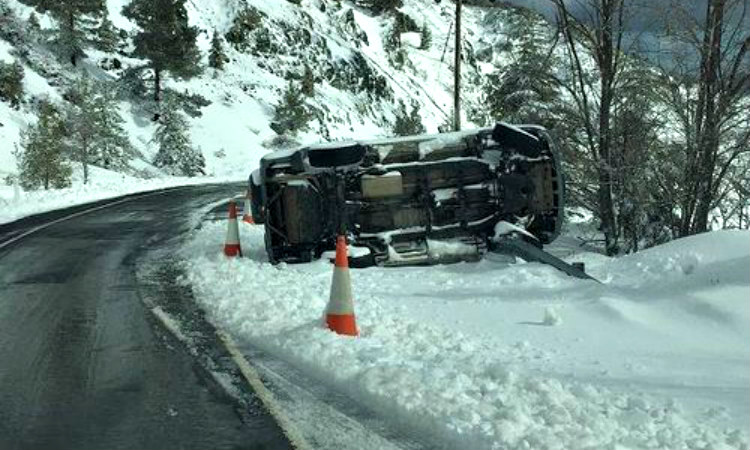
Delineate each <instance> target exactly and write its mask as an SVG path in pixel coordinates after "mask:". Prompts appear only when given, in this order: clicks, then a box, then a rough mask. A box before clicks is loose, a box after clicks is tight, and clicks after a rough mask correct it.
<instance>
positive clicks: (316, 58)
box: [0, 0, 515, 201]
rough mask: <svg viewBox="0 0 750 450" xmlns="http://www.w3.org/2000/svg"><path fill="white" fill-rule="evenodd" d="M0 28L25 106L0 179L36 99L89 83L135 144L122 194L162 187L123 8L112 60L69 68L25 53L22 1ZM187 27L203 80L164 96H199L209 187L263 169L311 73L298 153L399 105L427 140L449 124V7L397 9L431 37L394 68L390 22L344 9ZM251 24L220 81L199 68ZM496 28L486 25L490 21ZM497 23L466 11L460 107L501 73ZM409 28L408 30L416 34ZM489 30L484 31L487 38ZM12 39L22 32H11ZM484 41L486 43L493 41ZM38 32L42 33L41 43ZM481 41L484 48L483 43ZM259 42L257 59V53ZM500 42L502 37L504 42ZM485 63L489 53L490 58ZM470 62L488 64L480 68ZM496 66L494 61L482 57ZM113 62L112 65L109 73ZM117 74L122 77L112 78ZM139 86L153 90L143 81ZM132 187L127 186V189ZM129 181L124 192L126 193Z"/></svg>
mask: <svg viewBox="0 0 750 450" xmlns="http://www.w3.org/2000/svg"><path fill="white" fill-rule="evenodd" d="M4 3H5V4H4V6H3V9H4V10H5V12H4V14H3V17H4V19H3V20H4V21H5V23H6V24H11V25H12V27H7V28H6V31H5V32H4V33H2V39H0V60H2V61H4V62H6V63H10V62H13V61H19V62H20V63H21V64H23V68H24V72H25V78H24V89H25V96H24V100H23V102H22V104H21V106H20V108H19V109H13V108H12V107H10V105H9V104H7V103H5V102H3V103H0V123H2V124H3V125H2V127H0V142H1V143H2V145H1V146H0V178H3V179H4V178H6V177H7V176H8V175H10V174H14V173H15V172H16V170H17V169H16V158H15V157H14V155H13V150H14V148H15V146H16V145H17V144H18V142H19V139H20V133H21V130H23V129H24V128H25V127H26V126H27V125H28V124H29V123H33V122H34V121H35V115H34V110H33V108H34V105H35V104H36V103H37V102H38V100H39V99H40V98H45V97H46V98H49V99H51V100H52V101H54V102H63V100H62V96H63V93H64V89H65V88H66V86H68V85H70V84H71V83H72V82H73V80H75V79H76V78H77V77H79V76H80V75H81V73H84V72H85V73H87V74H88V75H89V76H91V77H93V78H95V79H98V80H103V81H105V82H107V83H110V85H111V87H112V89H118V90H119V92H121V94H120V95H119V97H118V98H119V101H120V114H121V116H122V117H123V119H124V120H125V122H126V130H127V133H128V135H129V139H130V142H131V143H132V145H133V146H134V147H135V149H136V150H137V156H135V157H134V158H132V160H131V161H130V163H129V166H130V167H129V169H127V170H124V171H123V172H124V173H123V174H122V175H118V177H117V178H118V180H119V181H118V185H120V186H121V185H123V184H131V183H139V182H138V181H137V179H139V178H144V177H146V178H164V176H165V175H164V174H163V173H161V172H160V171H159V170H157V169H155V168H154V167H153V166H152V165H151V164H150V163H151V161H152V159H153V157H154V154H155V148H154V147H155V146H154V144H153V143H152V142H151V139H152V136H153V132H154V129H155V126H156V125H155V123H154V122H152V121H151V120H150V117H151V112H152V111H151V109H150V108H153V105H152V104H151V102H150V99H149V98H148V97H147V96H145V95H140V94H139V95H134V94H133V91H134V90H135V89H131V85H129V84H128V83H131V82H132V78H128V77H129V76H130V74H131V73H132V71H131V70H130V69H133V68H137V67H139V66H141V65H144V64H145V63H146V62H145V61H142V60H138V59H134V58H131V57H128V56H124V55H127V54H128V53H129V52H130V51H132V36H133V35H134V33H135V31H136V28H135V25H134V24H133V23H132V22H130V21H129V20H128V19H126V18H125V17H123V16H122V14H121V12H122V8H123V6H124V5H125V4H127V1H126V0H108V2H107V7H108V11H109V15H110V18H111V20H112V22H113V23H114V25H115V26H116V27H117V28H118V29H120V30H123V32H125V33H127V35H128V39H126V40H125V43H124V44H122V45H121V47H120V50H119V52H118V53H105V52H101V51H98V50H95V49H92V48H88V49H86V53H87V58H86V59H85V60H83V62H82V64H79V67H77V68H74V67H73V66H71V65H70V64H68V63H62V62H60V61H59V59H57V58H55V56H54V55H53V54H52V52H51V51H50V50H49V48H48V47H49V46H48V45H43V44H41V45H40V44H37V45H24V44H28V42H27V41H29V40H30V39H34V40H35V41H34V42H39V41H44V38H40V37H39V36H36V35H34V32H33V30H32V31H27V30H26V28H27V27H25V23H26V18H28V17H29V15H30V14H31V13H32V11H33V8H31V7H29V6H26V5H24V4H22V3H20V2H18V1H17V0H7V2H4ZM187 6H188V13H189V21H190V24H191V25H194V26H197V27H198V28H199V30H200V34H199V38H198V46H199V48H200V50H201V53H202V54H203V59H204V70H203V73H202V75H200V76H198V77H196V78H193V79H190V80H187V81H184V80H183V81H179V80H174V79H172V78H169V79H168V80H167V81H166V87H167V88H168V89H171V90H173V91H174V92H177V93H180V94H185V95H199V96H201V97H202V98H203V99H205V101H204V102H203V104H204V105H205V106H203V107H199V108H197V109H198V110H199V111H198V114H199V115H196V116H195V117H190V118H189V121H190V135H191V138H192V141H193V143H194V144H195V145H196V146H197V147H198V148H200V149H201V150H202V152H203V155H204V156H205V158H206V169H207V174H208V175H211V176H215V177H222V178H232V179H243V178H245V177H246V176H247V174H248V173H249V172H250V171H251V170H252V169H253V168H254V167H255V166H256V164H257V162H258V160H259V158H260V157H261V156H262V155H263V154H264V153H266V152H268V151H269V150H270V147H272V145H271V143H272V141H273V140H274V138H275V137H276V136H277V134H276V133H275V132H274V131H273V130H272V129H271V128H270V124H271V121H272V118H273V114H274V108H275V105H276V104H277V103H278V101H279V99H280V97H281V95H282V91H283V90H284V88H285V87H286V85H287V82H288V81H287V80H289V79H293V78H299V77H301V76H302V70H303V67H305V66H308V67H310V68H311V70H312V73H313V74H314V80H315V91H314V95H313V96H311V97H309V98H308V99H307V101H306V103H307V106H308V108H309V110H310V111H311V113H312V115H313V120H312V121H311V122H310V123H309V126H308V128H307V129H306V130H303V131H302V132H300V133H299V135H298V136H296V140H297V141H298V142H301V143H308V142H316V141H321V140H338V139H347V138H371V137H375V136H384V135H389V134H391V129H392V127H393V123H394V120H395V114H396V112H397V109H398V105H399V101H403V102H404V103H405V105H406V106H407V107H408V108H409V109H411V108H412V107H413V106H417V107H418V108H419V112H420V113H421V119H422V123H423V125H424V127H425V129H426V130H427V131H428V132H437V131H438V127H440V126H441V125H443V124H445V123H447V122H448V115H449V114H450V111H451V107H452V106H451V105H452V66H451V65H452V52H453V41H452V39H449V38H450V36H449V35H448V32H449V28H450V27H451V21H452V5H450V4H443V5H437V4H435V2H433V1H427V0H407V1H406V2H405V4H404V6H403V8H401V11H402V13H403V14H405V15H406V16H408V17H409V18H411V19H413V22H414V24H416V25H418V26H419V27H420V28H421V29H424V28H427V29H429V30H430V34H431V35H432V39H431V40H432V44H431V45H430V46H429V48H426V49H420V48H419V47H420V45H421V42H420V41H421V38H422V33H419V32H408V33H404V34H402V35H401V40H402V48H403V49H404V53H405V54H406V56H407V57H406V59H407V61H406V63H405V64H400V63H396V62H394V59H395V58H393V57H391V56H390V55H391V54H390V53H389V52H388V51H385V50H384V45H385V44H384V41H385V40H386V39H387V38H388V33H389V30H390V28H391V26H392V24H393V22H394V18H393V16H392V15H390V14H380V15H375V14H373V13H372V12H370V11H368V10H366V9H363V8H359V7H357V6H356V5H354V4H351V3H349V2H338V1H331V0H305V1H302V2H301V4H300V5H299V6H298V5H294V4H292V3H290V2H286V1H272V0H249V1H244V0H221V1H217V2H188V3H187ZM248 10H249V11H252V12H253V13H256V14H258V15H259V16H260V17H261V19H260V24H259V26H258V27H257V29H255V30H254V31H253V32H252V33H250V35H249V38H248V44H247V46H246V47H247V48H238V46H234V45H227V43H226V42H225V50H226V53H227V57H228V63H227V65H226V67H225V69H224V70H222V71H216V70H214V69H210V68H208V67H205V65H206V64H207V59H208V52H209V47H210V41H211V37H212V36H213V32H214V30H216V32H218V33H220V34H221V35H224V36H226V33H228V32H229V31H230V29H231V28H232V25H233V21H234V19H235V17H237V16H238V14H240V13H241V12H242V11H248ZM488 13H490V14H492V15H493V16H492V17H493V20H491V21H488V20H487V14H488ZM498 14H515V10H505V9H502V10H500V9H497V8H495V9H493V10H488V9H484V8H471V9H469V10H468V11H467V14H466V17H465V19H464V23H465V25H464V27H465V29H466V38H467V49H466V52H467V55H466V56H467V60H468V61H469V63H468V64H466V65H465V66H464V77H465V79H466V80H469V81H470V82H469V83H467V85H468V87H467V90H466V92H465V94H464V97H465V98H464V100H465V101H466V102H467V103H472V102H477V101H478V100H479V99H480V94H481V93H480V92H478V89H477V87H476V86H478V85H480V84H481V83H480V82H479V77H481V75H482V73H490V72H492V71H495V70H497V69H498V67H501V66H502V63H503V60H504V57H503V53H502V52H500V53H496V54H495V55H494V56H492V48H493V47H497V45H496V44H497V42H496V41H498V42H499V40H500V39H501V34H500V33H501V32H502V27H499V26H498V24H500V23H502V22H503V20H500V19H501V18H499V17H497V15H498ZM40 23H41V26H42V32H40V33H44V30H45V29H49V28H51V27H52V26H53V21H52V19H51V18H49V17H46V16H40ZM414 24H412V25H414ZM485 28H488V29H486V30H485ZM16 30H17V32H16ZM488 31H491V33H488ZM40 33H37V34H40ZM488 36H490V38H489V39H488ZM261 39H263V44H264V46H265V47H264V48H263V49H261V48H260V44H259V43H258V42H259V41H260V40H261ZM506 40H507V38H506ZM488 52H489V53H488ZM475 53H483V54H484V55H485V58H484V61H485V62H482V63H477V62H476V58H475V57H474V54H475ZM488 54H489V55H491V56H490V57H489V59H488V58H487V55H488ZM115 61H116V62H115ZM114 67H117V68H116V69H115V68H114ZM142 77H143V80H141V81H140V83H141V84H142V85H143V86H145V87H147V88H148V87H149V86H150V83H151V80H150V79H149V77H150V74H149V73H148V71H146V72H145V73H144V75H142ZM133 177H134V178H135V179H134V178H133ZM103 179H105V180H111V179H112V174H111V173H108V172H107V171H95V173H94V175H93V184H94V185H97V183H98V186H99V187H98V188H97V190H98V191H101V190H102V189H104V190H106V187H107V186H108V185H107V183H104V181H103ZM74 180H78V182H77V183H76V184H77V185H78V184H80V173H79V170H78V169H77V168H76V167H75V166H74ZM123 181H124V183H123ZM13 195H14V194H13V191H12V189H10V188H8V187H4V188H2V189H1V190H0V199H2V198H5V199H6V201H10V200H11V199H12V197H13Z"/></svg>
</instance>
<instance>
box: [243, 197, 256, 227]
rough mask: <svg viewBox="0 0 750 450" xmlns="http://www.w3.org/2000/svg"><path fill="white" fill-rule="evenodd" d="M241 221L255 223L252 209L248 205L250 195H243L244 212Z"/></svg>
mask: <svg viewBox="0 0 750 450" xmlns="http://www.w3.org/2000/svg"><path fill="white" fill-rule="evenodd" d="M242 221H243V222H245V223H250V224H253V223H255V220H253V211H252V206H250V197H249V196H248V197H245V208H244V214H243V216H242Z"/></svg>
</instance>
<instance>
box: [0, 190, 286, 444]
mask: <svg viewBox="0 0 750 450" xmlns="http://www.w3.org/2000/svg"><path fill="white" fill-rule="evenodd" d="M241 191H242V188H241V187H239V186H204V187H189V188H179V189H174V190H169V191H166V192H163V193H157V194H150V195H145V196H136V197H133V198H130V199H128V200H126V201H124V202H121V203H119V204H116V205H113V206H110V207H106V208H102V209H99V210H96V211H93V212H89V213H85V214H82V215H78V216H76V217H73V218H71V219H67V220H63V221H59V222H57V223H54V224H52V225H50V226H48V227H45V228H43V229H39V230H37V231H35V232H33V233H31V234H29V235H27V236H22V235H23V233H24V232H26V231H29V230H31V229H33V228H34V227H37V226H39V225H42V224H44V223H46V222H49V221H50V220H54V219H59V218H61V217H63V214H61V213H52V214H50V215H47V216H46V217H44V216H43V217H41V218H34V219H30V220H27V221H25V222H21V223H18V224H15V225H12V226H10V227H9V226H3V227H0V449H4V450H11V449H36V448H39V449H52V448H54V449H68V448H70V449H105V448H106V449H120V448H122V449H191V448H195V449H208V448H211V449H221V448H231V449H243V448H247V449H264V448H273V449H283V448H290V444H289V442H288V440H287V439H286V437H285V436H284V433H283V432H282V430H281V429H280V428H279V426H278V425H277V424H276V422H275V421H274V420H273V418H272V417H271V416H270V415H269V414H268V413H267V411H265V410H264V408H263V407H262V406H260V405H261V403H260V402H259V401H256V400H254V399H253V393H252V391H248V392H246V393H245V394H243V395H241V396H240V397H243V398H242V399H241V401H240V400H238V399H237V397H236V396H232V395H228V394H227V392H226V391H225V390H224V389H222V386H221V383H218V382H217V381H216V379H215V378H214V377H212V376H211V373H210V371H207V370H204V369H203V368H202V367H201V366H200V364H198V363H197V362H196V357H195V356H193V355H191V354H190V352H188V351H187V350H186V349H184V348H182V347H181V346H180V345H179V341H177V340H176V339H174V338H172V337H171V336H170V335H169V333H167V332H166V331H165V330H164V328H163V327H162V326H161V325H160V324H159V322H158V321H157V320H155V319H154V317H153V315H152V314H151V312H150V311H149V309H148V308H147V307H146V306H145V305H144V301H143V289H142V288H140V287H139V285H138V282H137V277H136V272H137V270H138V269H139V265H140V264H142V263H143V261H144V259H145V258H146V257H147V256H148V255H149V254H150V253H153V252H155V251H164V250H168V249H169V248H171V247H170V246H174V245H175V244H176V243H178V242H179V240H180V237H181V236H184V235H185V233H187V232H188V231H189V230H190V223H189V221H190V213H191V212H192V211H196V210H199V209H200V208H201V207H204V206H205V205H207V204H211V203H213V202H216V201H217V200H221V199H223V198H228V197H230V196H232V195H234V194H236V193H237V192H241ZM222 238H223V237H217V245H219V246H220V245H221V239H222ZM13 239H16V240H14V241H13V242H10V241H11V240H13ZM4 242H5V244H4ZM245 389H249V388H247V387H245Z"/></svg>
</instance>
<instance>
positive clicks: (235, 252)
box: [224, 200, 242, 257]
mask: <svg viewBox="0 0 750 450" xmlns="http://www.w3.org/2000/svg"><path fill="white" fill-rule="evenodd" d="M224 254H225V255H227V256H231V257H234V256H242V249H241V248H240V229H239V226H238V225H237V204H236V203H235V202H234V200H230V201H229V225H228V227H227V240H226V243H225V244H224Z"/></svg>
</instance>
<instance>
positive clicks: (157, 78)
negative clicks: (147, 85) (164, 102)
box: [154, 69, 161, 104]
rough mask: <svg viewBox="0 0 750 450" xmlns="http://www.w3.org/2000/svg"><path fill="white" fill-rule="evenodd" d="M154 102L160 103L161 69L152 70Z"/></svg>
mask: <svg viewBox="0 0 750 450" xmlns="http://www.w3.org/2000/svg"><path fill="white" fill-rule="evenodd" d="M154 101H155V102H156V103H157V104H158V103H159V102H160V101H161V69H154Z"/></svg>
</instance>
